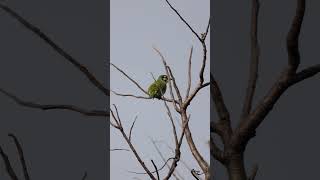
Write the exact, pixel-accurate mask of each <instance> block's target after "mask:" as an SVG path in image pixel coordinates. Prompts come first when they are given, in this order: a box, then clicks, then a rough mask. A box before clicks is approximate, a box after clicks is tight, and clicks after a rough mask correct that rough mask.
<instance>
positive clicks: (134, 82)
mask: <svg viewBox="0 0 320 180" xmlns="http://www.w3.org/2000/svg"><path fill="white" fill-rule="evenodd" d="M110 64H111V66H113V67H114V68H116V69H117V70H118V71H119V72H121V73H122V74H123V75H124V76H125V77H127V78H128V79H129V80H130V81H131V82H132V83H133V84H135V85H136V86H137V87H138V88H139V89H140V90H141V91H142V92H143V93H144V94H146V95H149V94H148V92H147V91H146V90H144V89H143V88H142V87H141V86H140V85H139V83H138V82H137V81H135V80H134V79H132V78H131V77H130V76H129V75H128V74H127V73H125V72H124V71H123V70H122V69H120V68H118V67H117V66H116V65H114V64H113V63H110Z"/></svg>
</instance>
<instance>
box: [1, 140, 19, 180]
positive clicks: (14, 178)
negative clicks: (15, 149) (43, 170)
mask: <svg viewBox="0 0 320 180" xmlns="http://www.w3.org/2000/svg"><path fill="white" fill-rule="evenodd" d="M0 155H1V157H2V159H3V161H4V164H5V166H6V170H7V172H8V174H9V176H10V178H11V179H12V180H19V179H18V176H17V175H16V173H15V172H14V170H13V168H12V166H11V163H10V160H9V158H8V156H7V154H6V153H5V152H4V151H3V149H2V147H1V146H0Z"/></svg>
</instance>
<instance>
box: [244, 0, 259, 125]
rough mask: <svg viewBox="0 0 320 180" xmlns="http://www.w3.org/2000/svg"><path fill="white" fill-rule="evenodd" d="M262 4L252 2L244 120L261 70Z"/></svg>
mask: <svg viewBox="0 0 320 180" xmlns="http://www.w3.org/2000/svg"><path fill="white" fill-rule="evenodd" d="M259 8H260V3H259V0H252V14H251V63H250V70H249V80H248V87H247V90H246V96H245V100H244V103H243V109H242V119H244V118H246V117H247V116H248V114H249V113H250V111H251V106H252V100H253V96H254V92H255V89H256V84H257V79H258V68H259V55H260V52H259V51H260V50H259V42H258V15H259Z"/></svg>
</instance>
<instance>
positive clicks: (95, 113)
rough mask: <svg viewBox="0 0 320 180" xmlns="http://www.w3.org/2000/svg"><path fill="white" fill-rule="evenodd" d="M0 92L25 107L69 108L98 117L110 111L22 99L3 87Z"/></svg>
mask: <svg viewBox="0 0 320 180" xmlns="http://www.w3.org/2000/svg"><path fill="white" fill-rule="evenodd" d="M0 92H1V93H3V94H4V95H6V96H7V97H9V98H11V99H12V100H14V101H15V102H16V103H17V104H19V105H21V106H24V107H29V108H34V109H41V110H54V109H61V110H68V111H74V112H78V113H80V114H83V115H86V116H98V117H107V116H109V113H108V112H107V111H102V110H87V109H83V108H79V107H77V106H74V105H66V104H38V103H34V102H30V101H25V100H22V99H20V98H19V97H17V96H15V95H14V94H12V93H10V92H8V91H6V90H4V89H1V88H0Z"/></svg>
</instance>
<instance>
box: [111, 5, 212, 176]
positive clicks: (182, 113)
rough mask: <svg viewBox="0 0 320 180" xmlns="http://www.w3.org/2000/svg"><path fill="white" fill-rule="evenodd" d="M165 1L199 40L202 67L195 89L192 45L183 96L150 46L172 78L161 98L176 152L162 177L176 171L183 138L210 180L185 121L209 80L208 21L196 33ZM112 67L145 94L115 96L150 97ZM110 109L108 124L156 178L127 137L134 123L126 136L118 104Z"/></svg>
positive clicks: (196, 174) (207, 166) (164, 64)
mask: <svg viewBox="0 0 320 180" xmlns="http://www.w3.org/2000/svg"><path fill="white" fill-rule="evenodd" d="M166 3H167V5H168V6H169V7H170V9H171V10H172V11H173V12H174V13H175V14H176V15H177V16H178V17H179V19H180V20H181V21H182V22H183V23H184V24H185V25H186V26H187V28H188V29H189V30H190V31H191V32H192V34H193V35H194V36H195V37H196V39H198V40H199V43H200V44H201V46H202V59H201V67H200V69H199V77H198V80H197V84H196V86H195V87H194V88H191V69H192V67H191V66H192V53H193V48H191V50H190V55H189V59H188V61H187V63H188V69H187V71H188V74H187V77H186V81H187V83H188V84H187V89H186V93H185V97H183V95H182V89H181V88H180V87H178V85H177V84H178V83H177V82H178V80H177V79H176V78H175V76H174V74H173V72H172V68H171V66H170V65H169V64H168V62H167V60H166V58H165V57H164V55H163V54H162V53H161V51H160V50H159V49H157V48H156V47H153V49H154V50H155V51H156V53H157V54H158V55H159V56H160V59H161V62H162V64H163V67H164V70H165V72H166V74H167V76H168V77H170V79H171V81H169V93H170V98H168V97H162V98H161V100H163V104H164V106H165V108H166V110H167V115H168V118H169V120H170V122H171V126H172V133H173V137H174V142H175V150H174V152H175V153H174V158H173V161H172V163H171V165H170V168H169V171H168V173H167V175H166V176H165V177H163V179H170V177H171V176H172V175H173V174H174V171H175V169H176V167H177V166H178V162H179V161H180V159H181V151H180V148H181V144H182V140H183V138H184V137H185V138H186V141H187V143H188V146H189V149H190V151H191V154H192V156H193V158H194V159H195V161H196V162H197V164H198V165H199V167H200V168H201V171H202V173H200V174H204V176H205V177H204V178H205V179H206V180H209V179H210V172H209V163H208V162H207V161H206V160H205V159H204V158H203V155H202V154H201V153H200V152H199V150H198V148H197V146H196V145H195V142H194V139H193V135H192V131H191V130H190V127H189V124H188V122H189V120H190V115H191V114H192V113H189V112H188V107H189V105H190V104H191V103H192V101H193V99H194V98H195V97H196V96H197V94H198V92H199V91H201V90H202V89H203V88H205V87H207V86H209V85H210V82H205V80H204V72H205V68H206V62H207V53H208V52H207V45H206V37H207V35H208V33H209V27H210V20H209V21H208V24H207V27H206V29H205V30H204V32H203V33H201V34H198V33H197V32H196V31H195V30H194V29H193V27H191V25H190V24H189V23H188V22H187V21H186V20H185V19H184V17H182V16H181V15H180V13H179V12H178V11H177V10H176V9H175V8H174V7H173V6H172V5H171V3H170V2H169V1H168V0H166ZM111 66H112V67H114V68H115V69H116V70H118V71H119V72H120V73H122V75H123V76H125V77H126V78H127V79H128V80H130V81H131V82H132V83H133V84H135V85H136V87H137V88H138V89H139V90H140V91H141V92H142V93H143V94H145V96H141V95H135V94H123V93H119V92H115V91H112V92H113V93H114V94H115V95H118V96H123V97H134V98H138V99H150V97H149V96H148V93H147V90H145V89H144V88H142V86H141V85H140V84H139V83H138V82H137V81H135V80H134V79H133V78H132V77H131V76H130V75H128V74H127V73H126V72H125V71H124V70H122V69H121V68H119V67H118V66H116V65H115V64H113V63H111ZM168 103H171V104H172V108H173V109H174V111H175V112H176V113H177V114H178V115H179V117H180V118H179V119H180V122H181V124H182V125H181V127H180V128H181V129H182V130H181V134H180V135H178V133H177V127H176V126H175V124H174V120H173V117H172V112H171V111H172V110H171V108H170V107H169V105H168ZM110 112H111V117H112V118H113V120H114V122H113V123H112V124H111V125H112V126H113V127H114V128H116V129H118V130H119V131H120V132H121V134H122V136H123V137H124V138H125V140H126V142H127V143H128V145H129V147H130V148H131V150H132V151H133V153H134V155H135V157H136V159H137V160H138V162H139V163H140V165H141V166H142V167H143V169H144V170H145V172H146V173H147V174H148V175H149V177H150V178H151V179H159V177H158V174H157V177H155V174H156V173H157V170H156V171H151V170H150V167H147V166H146V165H145V163H144V161H143V160H142V158H141V157H140V155H139V154H138V153H137V151H136V149H135V147H134V145H133V144H132V142H131V141H130V138H128V136H129V137H130V134H131V133H130V132H131V130H132V127H133V125H132V126H131V129H130V132H129V135H128V133H125V132H124V130H123V126H122V121H121V118H120V117H119V111H118V109H117V106H116V105H114V108H113V109H111V110H110ZM169 159H170V158H169ZM190 173H191V174H190V175H192V176H193V177H194V178H195V179H199V178H200V177H199V173H198V172H197V171H195V170H191V171H190ZM161 178H162V177H161Z"/></svg>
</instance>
